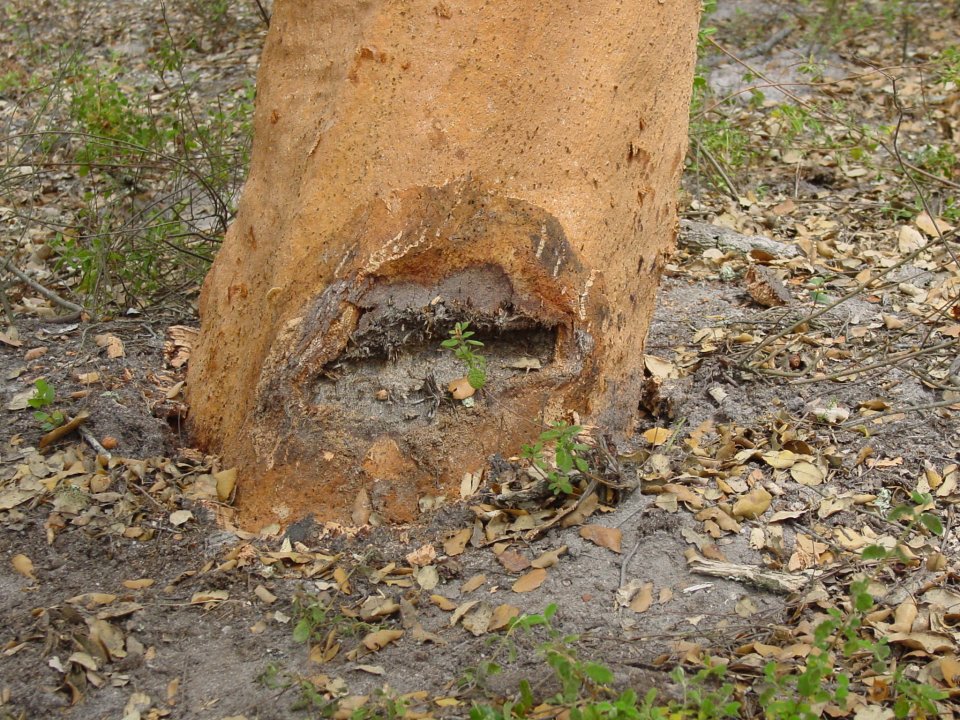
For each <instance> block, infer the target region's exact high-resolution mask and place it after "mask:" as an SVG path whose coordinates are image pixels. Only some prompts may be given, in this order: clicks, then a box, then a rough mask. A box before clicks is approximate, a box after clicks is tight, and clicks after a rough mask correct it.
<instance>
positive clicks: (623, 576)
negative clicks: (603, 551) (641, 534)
mask: <svg viewBox="0 0 960 720" xmlns="http://www.w3.org/2000/svg"><path fill="white" fill-rule="evenodd" d="M641 540H643V538H637V542H636V544H635V545H634V546H633V549H632V550H631V551H630V552H629V553H627V556H626V557H625V558H623V560H622V561H621V562H620V587H621V588H622V587H623V584H624V583H625V582H626V581H627V569H628V568H629V566H630V561H631V560H633V556H634V555H636V554H637V550H639V549H640V542H641Z"/></svg>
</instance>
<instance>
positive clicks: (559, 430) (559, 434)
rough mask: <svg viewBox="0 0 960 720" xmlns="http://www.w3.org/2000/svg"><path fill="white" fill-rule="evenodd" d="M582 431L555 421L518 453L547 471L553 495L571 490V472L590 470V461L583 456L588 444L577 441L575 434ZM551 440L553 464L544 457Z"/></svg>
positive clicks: (569, 493) (565, 493) (577, 427)
mask: <svg viewBox="0 0 960 720" xmlns="http://www.w3.org/2000/svg"><path fill="white" fill-rule="evenodd" d="M582 431H583V428H582V427H580V426H579V425H568V424H567V423H563V422H557V423H553V425H551V426H550V429H549V430H544V431H543V432H542V433H540V437H539V439H538V440H537V442H535V443H534V444H533V445H524V446H523V449H522V451H521V455H522V456H523V457H525V458H527V459H529V460H531V461H532V462H533V464H534V465H535V466H536V467H538V468H539V469H540V470H542V471H543V472H544V473H546V476H547V480H548V482H549V483H550V489H551V490H552V491H553V494H554V495H559V494H561V493H563V494H564V495H571V494H572V493H573V483H572V482H571V477H572V476H573V474H574V472H576V471H579V472H581V473H586V472H589V471H590V464H589V463H588V462H587V461H586V459H585V458H584V457H583V454H584V453H585V452H587V450H589V449H590V448H589V446H587V445H584V444H583V443H580V442H577V436H578V435H579V434H580V433H581V432H582ZM550 443H553V445H554V454H555V456H556V457H555V461H554V463H555V465H556V467H554V465H553V464H551V463H548V462H547V461H546V460H545V459H544V457H543V450H544V448H545V447H546V446H547V445H549V444H550Z"/></svg>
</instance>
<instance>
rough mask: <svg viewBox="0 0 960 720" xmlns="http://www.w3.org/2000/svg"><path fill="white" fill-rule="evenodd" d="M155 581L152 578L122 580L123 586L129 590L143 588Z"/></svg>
mask: <svg viewBox="0 0 960 720" xmlns="http://www.w3.org/2000/svg"><path fill="white" fill-rule="evenodd" d="M155 582H156V580H154V579H153V578H140V579H139V580H124V581H123V586H124V587H125V588H127V589H129V590H143V588H148V587H150V586H151V585H153V584H154V583H155Z"/></svg>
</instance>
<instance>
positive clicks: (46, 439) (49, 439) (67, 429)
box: [38, 412, 90, 449]
mask: <svg viewBox="0 0 960 720" xmlns="http://www.w3.org/2000/svg"><path fill="white" fill-rule="evenodd" d="M89 417H90V414H89V413H88V412H81V413H79V414H78V415H77V416H76V417H75V418H73V419H72V420H70V422H68V423H66V424H64V425H61V426H60V427H58V428H54V429H53V430H51V431H50V432H48V433H47V434H46V435H44V436H43V437H42V438H40V442H39V443H38V444H39V447H40V448H41V449H43V448H45V447H47V445H51V444H53V443H55V442H56V441H57V440H59V439H60V438H62V437H66V436H67V435H69V434H70V433H72V432H73V431H74V430H76V429H77V428H78V427H80V426H81V425H83V423H85V422H86V421H87V418H89Z"/></svg>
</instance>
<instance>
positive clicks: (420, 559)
mask: <svg viewBox="0 0 960 720" xmlns="http://www.w3.org/2000/svg"><path fill="white" fill-rule="evenodd" d="M436 559H437V549H436V548H435V547H434V546H433V545H430V544H427V545H423V546H421V547H419V548H417V549H416V550H414V551H413V552H411V553H408V554H407V557H406V560H407V562H408V563H410V564H411V565H429V564H430V563H432V562H433V561H434V560H436Z"/></svg>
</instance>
